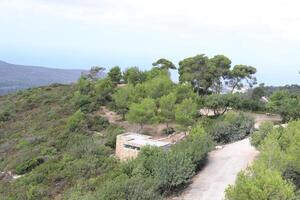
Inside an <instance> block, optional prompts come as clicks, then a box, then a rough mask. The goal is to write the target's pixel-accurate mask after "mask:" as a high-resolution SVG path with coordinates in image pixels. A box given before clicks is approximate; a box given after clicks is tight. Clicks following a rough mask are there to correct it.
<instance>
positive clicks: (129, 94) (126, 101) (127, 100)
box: [112, 85, 135, 119]
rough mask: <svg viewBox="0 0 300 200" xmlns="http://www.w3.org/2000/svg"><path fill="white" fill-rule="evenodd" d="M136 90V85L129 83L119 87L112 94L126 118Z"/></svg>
mask: <svg viewBox="0 0 300 200" xmlns="http://www.w3.org/2000/svg"><path fill="white" fill-rule="evenodd" d="M134 92H135V91H134V87H133V86H131V85H127V86H125V87H121V88H119V89H118V90H117V91H116V92H115V93H114V94H113V96H112V97H113V100H114V102H115V105H116V107H117V110H118V112H119V113H121V114H122V117H123V119H124V118H125V114H126V113H127V112H128V110H129V106H130V104H131V103H132V101H133V93H134Z"/></svg>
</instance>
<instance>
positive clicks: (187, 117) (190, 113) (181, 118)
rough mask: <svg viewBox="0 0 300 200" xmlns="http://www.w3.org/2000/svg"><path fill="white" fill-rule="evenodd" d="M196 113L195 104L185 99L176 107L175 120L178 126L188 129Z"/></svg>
mask: <svg viewBox="0 0 300 200" xmlns="http://www.w3.org/2000/svg"><path fill="white" fill-rule="evenodd" d="M197 113H198V111H197V104H196V103H195V102H194V101H193V100H192V99H185V100H183V101H182V102H181V104H178V105H177V106H176V110H175V119H176V121H177V122H178V123H179V124H180V125H182V126H184V127H188V126H191V125H192V124H193V123H194V122H195V118H196V116H197Z"/></svg>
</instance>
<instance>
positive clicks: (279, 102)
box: [267, 91, 300, 122]
mask: <svg viewBox="0 0 300 200" xmlns="http://www.w3.org/2000/svg"><path fill="white" fill-rule="evenodd" d="M267 107H268V109H270V110H271V111H273V112H276V113H279V114H280V115H281V116H282V118H283V121H285V122H288V121H290V120H297V119H299V118H300V94H299V93H289V92H287V91H276V92H274V93H273V94H272V96H271V97H270V101H269V103H268V104H267Z"/></svg>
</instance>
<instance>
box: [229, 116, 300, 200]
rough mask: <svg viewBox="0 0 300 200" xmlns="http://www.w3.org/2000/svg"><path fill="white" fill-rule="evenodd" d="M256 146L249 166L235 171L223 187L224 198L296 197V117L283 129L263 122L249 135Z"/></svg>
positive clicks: (299, 160) (299, 182) (299, 131)
mask: <svg viewBox="0 0 300 200" xmlns="http://www.w3.org/2000/svg"><path fill="white" fill-rule="evenodd" d="M251 142H252V144H254V145H255V146H257V148H258V149H259V150H260V152H261V153H260V156H259V158H258V159H257V160H256V161H255V163H254V164H253V166H252V167H250V168H248V169H247V170H246V171H243V172H241V173H240V174H239V175H238V178H237V180H236V183H235V185H233V186H230V187H229V188H228V189H227V191H226V198H227V199H228V200H237V199H245V200H255V199H278V200H291V199H299V198H300V168H299V166H300V156H299V155H300V151H299V146H300V121H294V122H290V123H289V124H288V127H287V128H286V129H284V128H275V127H274V126H273V125H272V124H270V123H266V124H263V125H262V127H261V129H260V130H259V131H257V132H255V133H254V134H253V135H252V138H251Z"/></svg>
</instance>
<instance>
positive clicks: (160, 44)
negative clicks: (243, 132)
mask: <svg viewBox="0 0 300 200" xmlns="http://www.w3.org/2000/svg"><path fill="white" fill-rule="evenodd" d="M299 10H300V1H299V0H288V1H287V0H205V1H204V0H184V1H177V0H151V1H150V0H147V1H146V0H0V60H4V61H7V62H11V63H17V64H30V65H42V66H50V67H60V68H89V67H90V66H93V65H100V66H103V67H106V68H110V67H111V66H114V65H119V66H120V67H122V68H123V69H125V68H126V67H130V66H139V67H141V68H143V69H148V68H150V67H151V63H152V62H153V61H154V60H156V59H157V58H160V57H165V58H167V59H170V60H172V61H173V62H174V63H178V61H179V60H181V59H183V58H186V57H189V56H194V55H196V54H202V53H205V54H207V55H208V56H213V55H216V54H224V55H226V56H228V57H229V58H230V59H231V60H232V62H233V64H247V65H252V66H255V67H256V68H257V69H258V74H257V77H258V80H259V82H265V83H266V84H268V85H270V84H273V85H282V84H292V83H298V84H299V83H300V76H299V74H298V71H299V70H300V12H299ZM173 78H174V79H176V76H173Z"/></svg>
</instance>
